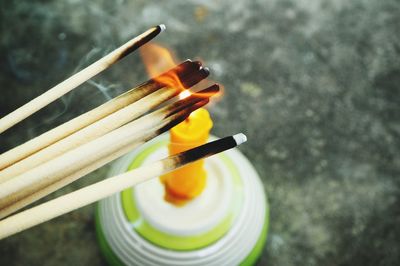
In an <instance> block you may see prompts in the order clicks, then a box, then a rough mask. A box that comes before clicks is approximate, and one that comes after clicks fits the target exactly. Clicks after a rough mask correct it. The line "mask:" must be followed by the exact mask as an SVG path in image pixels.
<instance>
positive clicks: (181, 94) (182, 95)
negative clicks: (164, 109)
mask: <svg viewBox="0 0 400 266" xmlns="http://www.w3.org/2000/svg"><path fill="white" fill-rule="evenodd" d="M190 95H191V93H190V91H188V90H184V91H182V92H181V93H179V100H183V99H185V98H187V97H189V96H190Z"/></svg>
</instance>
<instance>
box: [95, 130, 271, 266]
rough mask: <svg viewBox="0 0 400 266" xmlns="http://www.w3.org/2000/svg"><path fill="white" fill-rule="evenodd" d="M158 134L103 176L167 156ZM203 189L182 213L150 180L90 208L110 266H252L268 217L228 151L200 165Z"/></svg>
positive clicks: (252, 180) (258, 186) (238, 159)
mask: <svg viewBox="0 0 400 266" xmlns="http://www.w3.org/2000/svg"><path fill="white" fill-rule="evenodd" d="M168 139H169V135H168V134H164V135H162V136H160V137H158V138H156V139H154V140H152V141H150V142H148V143H146V144H145V145H143V146H142V147H140V148H139V149H137V150H135V151H133V152H131V153H129V154H127V155H126V156H124V157H122V158H120V159H118V160H117V161H115V162H114V163H113V165H112V167H111V170H110V173H109V175H110V176H113V175H116V174H119V173H122V172H125V171H127V170H128V169H129V168H135V167H137V166H140V165H141V164H146V163H149V162H152V161H155V160H158V159H161V158H163V157H166V156H167V155H168V149H167V144H168ZM205 167H206V171H207V185H206V188H205V190H204V191H203V193H202V194H201V195H200V196H199V197H197V198H196V199H194V200H192V201H190V202H189V203H187V204H186V205H184V206H181V207H177V206H175V205H172V204H171V203H169V202H166V201H165V200H164V186H163V184H161V182H160V180H159V179H158V178H156V179H153V180H150V181H148V182H146V183H143V184H140V185H138V186H136V187H134V188H132V189H130V190H127V191H124V192H122V193H120V194H117V195H113V196H111V197H109V198H107V199H105V200H103V201H101V202H100V203H99V205H98V209H97V213H96V230H97V235H98V238H99V243H100V246H101V249H102V251H103V253H104V255H105V257H106V258H107V260H108V262H109V264H110V265H171V266H172V265H174V266H175V265H193V266H194V265H199V266H200V265H252V264H253V263H254V262H255V261H256V259H257V258H258V257H259V255H260V253H261V250H262V248H263V246H264V243H265V240H266V235H267V230H268V221H269V217H268V214H269V209H268V203H267V199H266V196H265V193H264V189H263V185H262V182H261V180H260V178H259V176H258V174H257V172H256V171H255V169H254V167H253V166H252V165H251V164H250V162H249V161H248V160H247V158H246V157H245V156H244V155H243V154H242V153H241V152H240V151H239V150H238V149H232V150H229V151H227V152H225V153H223V154H220V155H216V156H212V157H210V158H208V159H206V161H205Z"/></svg>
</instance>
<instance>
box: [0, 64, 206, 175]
mask: <svg viewBox="0 0 400 266" xmlns="http://www.w3.org/2000/svg"><path fill="white" fill-rule="evenodd" d="M191 74H192V75H191V76H189V77H185V78H184V79H183V82H184V83H185V86H188V87H191V86H193V85H195V84H196V83H198V82H200V81H201V80H202V79H204V78H206V77H207V76H208V74H209V71H208V69H207V68H201V69H200V70H198V71H197V72H195V73H191ZM180 91H181V88H175V87H173V88H171V87H167V88H162V89H159V90H158V91H156V92H153V93H152V94H150V95H148V96H146V97H144V98H142V99H140V100H138V101H136V102H134V103H132V104H130V105H128V106H126V107H124V108H122V109H120V110H118V111H117V112H115V113H113V114H110V115H109V116H106V117H105V118H102V119H100V120H98V121H96V122H95V123H93V124H91V125H89V126H87V127H85V128H83V129H81V130H79V131H77V132H75V133H73V134H71V135H70V136H68V137H66V138H64V139H62V140H60V141H58V142H56V143H54V144H52V145H50V146H48V147H46V148H44V149H42V150H40V151H38V152H36V153H35V154H32V155H31V156H29V157H27V158H25V159H23V160H21V161H19V162H17V163H15V164H13V165H11V166H10V167H8V168H6V169H4V170H2V171H0V183H2V182H5V181H7V180H10V179H11V178H12V177H14V176H17V175H19V174H21V173H24V172H26V171H28V170H29V169H32V168H34V167H36V166H37V165H40V164H42V163H44V162H46V161H49V160H51V159H52V158H55V157H57V156H59V155H60V154H63V153H65V152H67V151H69V150H72V149H74V148H76V147H78V146H80V145H82V144H84V143H87V142H89V141H91V140H93V139H96V138H98V137H100V136H102V135H104V134H106V133H108V132H110V131H112V130H114V129H116V128H118V127H120V126H122V125H124V124H126V123H128V122H129V121H132V120H134V119H136V118H137V117H139V116H141V115H143V114H144V113H146V112H148V111H149V110H151V109H153V108H155V107H157V106H158V105H160V104H161V103H163V102H165V101H167V100H169V99H171V98H173V97H175V96H176V95H178V94H179V92H180Z"/></svg>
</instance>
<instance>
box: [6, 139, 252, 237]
mask: <svg viewBox="0 0 400 266" xmlns="http://www.w3.org/2000/svg"><path fill="white" fill-rule="evenodd" d="M245 141H246V137H245V135H243V134H237V135H235V136H230V137H226V138H223V139H220V140H216V141H213V142H210V143H207V144H205V145H202V146H199V147H197V148H194V149H191V150H188V151H185V152H182V153H180V154H177V155H174V156H170V157H167V158H166V159H164V160H161V161H157V162H155V163H152V164H149V165H145V166H142V167H140V168H137V169H134V170H131V171H129V172H127V173H124V174H120V175H117V176H115V177H112V178H108V179H106V180H103V181H100V182H97V183H95V184H93V185H90V186H87V187H84V188H82V189H79V190H77V191H74V192H72V193H69V194H66V195H64V196H61V197H59V198H56V199H54V200H51V201H48V202H46V203H43V204H41V205H38V206H36V207H33V208H31V209H28V210H25V211H23V212H20V213H18V214H16V215H13V216H11V217H8V218H6V219H4V220H1V221H0V239H3V238H5V237H8V236H10V235H13V234H15V233H18V232H20V231H22V230H25V229H28V228H30V227H33V226H35V225H38V224H40V223H43V222H46V221H48V220H50V219H53V218H55V217H57V216H60V215H63V214H65V213H68V212H70V211H73V210H75V209H78V208H81V207H83V206H86V205H89V204H91V203H93V202H96V201H98V200H100V199H103V198H106V197H108V196H111V195H112V194H114V193H117V192H120V191H122V190H124V189H127V188H129V187H132V186H135V185H137V184H139V183H142V182H144V181H146V180H149V179H151V178H154V177H157V176H160V175H162V174H165V173H167V172H170V171H172V170H174V169H176V168H179V167H182V166H184V165H186V164H188V163H191V162H194V161H196V160H199V159H203V158H206V157H208V156H211V155H214V154H217V153H220V152H222V151H225V150H228V149H231V148H233V147H236V146H237V145H240V144H241V143H243V142H245Z"/></svg>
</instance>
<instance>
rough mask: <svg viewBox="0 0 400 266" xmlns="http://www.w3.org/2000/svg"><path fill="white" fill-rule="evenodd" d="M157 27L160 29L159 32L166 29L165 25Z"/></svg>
mask: <svg viewBox="0 0 400 266" xmlns="http://www.w3.org/2000/svg"><path fill="white" fill-rule="evenodd" d="M158 27H160V29H161V31H165V30H166V29H167V27H166V26H165V24H160V25H158Z"/></svg>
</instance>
